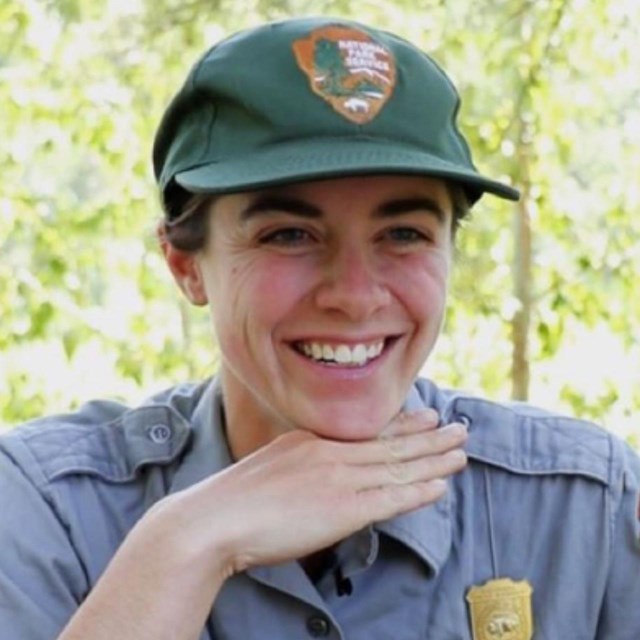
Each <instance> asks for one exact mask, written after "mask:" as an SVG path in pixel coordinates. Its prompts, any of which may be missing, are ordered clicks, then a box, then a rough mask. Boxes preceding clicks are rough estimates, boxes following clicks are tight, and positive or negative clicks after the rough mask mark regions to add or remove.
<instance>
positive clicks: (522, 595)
mask: <svg viewBox="0 0 640 640" xmlns="http://www.w3.org/2000/svg"><path fill="white" fill-rule="evenodd" d="M532 593H533V589H532V587H531V585H530V584H529V583H528V582H526V581H522V582H514V581H513V580H509V579H508V578H500V579H498V580H489V582H487V583H486V584H484V585H483V586H481V587H471V589H469V592H468V593H467V602H468V603H469V605H470V609H471V627H472V630H473V640H531V638H532V636H533V617H532V614H531V594H532Z"/></svg>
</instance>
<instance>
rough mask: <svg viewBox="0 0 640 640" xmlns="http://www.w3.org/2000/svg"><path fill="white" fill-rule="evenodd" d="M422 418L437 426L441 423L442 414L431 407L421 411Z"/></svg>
mask: <svg viewBox="0 0 640 640" xmlns="http://www.w3.org/2000/svg"><path fill="white" fill-rule="evenodd" d="M420 417H421V418H422V419H423V420H424V421H425V422H428V423H429V424H437V423H438V422H439V421H440V414H439V413H438V412H437V411H436V410H435V409H432V408H431V407H427V408H426V409H421V410H420Z"/></svg>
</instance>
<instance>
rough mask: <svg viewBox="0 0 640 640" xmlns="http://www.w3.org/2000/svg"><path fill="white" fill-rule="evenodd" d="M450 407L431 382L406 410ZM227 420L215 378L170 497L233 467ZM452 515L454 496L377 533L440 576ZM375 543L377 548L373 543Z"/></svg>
mask: <svg viewBox="0 0 640 640" xmlns="http://www.w3.org/2000/svg"><path fill="white" fill-rule="evenodd" d="M445 405H446V399H445V398H444V397H443V394H441V393H440V392H439V391H438V389H437V387H436V386H435V385H433V384H432V383H430V382H426V381H421V383H420V384H419V385H414V386H413V387H412V388H411V390H410V392H409V395H408V396H407V400H406V402H405V404H404V410H405V411H415V410H417V409H421V408H424V407H427V406H430V407H433V408H435V409H436V410H438V411H439V412H440V413H441V414H443V412H444V411H445ZM222 416H223V410H222V390H221V385H220V382H219V380H218V379H217V378H214V379H213V380H212V381H211V382H210V383H209V384H208V386H207V388H206V389H205V391H204V393H203V394H202V396H201V397H200V399H199V400H198V402H197V404H196V406H195V409H194V411H193V414H192V416H191V427H192V434H193V435H192V442H191V447H190V449H189V451H188V452H187V454H186V455H185V457H184V458H183V460H182V463H181V465H180V467H179V469H178V470H177V471H176V474H175V476H174V478H173V481H172V483H171V487H170V491H169V492H170V493H175V492H176V491H180V490H182V489H186V488H188V487H190V486H191V485H193V484H195V483H197V482H200V481H201V480H204V479H205V478H207V477H209V476H211V475H213V474H215V473H218V472H219V471H222V470H223V469H225V468H226V467H228V466H230V465H231V464H232V457H231V453H230V451H229V446H228V443H227V438H226V435H225V432H224V421H223V417H222ZM450 514H451V491H449V492H448V493H447V495H446V496H445V497H444V498H442V499H441V500H439V501H438V502H437V503H435V504H434V505H431V506H428V507H424V508H422V509H417V510H415V511H412V512H410V513H405V514H403V515H400V516H397V517H395V518H393V519H391V520H387V521H384V522H380V523H377V524H376V525H375V526H374V527H373V529H374V530H375V531H378V532H382V533H384V534H386V535H388V536H391V537H392V538H394V539H395V540H397V541H398V542H400V543H402V544H403V545H405V546H406V547H407V548H409V549H410V550H411V551H413V552H414V553H415V554H416V555H417V556H418V557H419V558H420V559H421V560H422V561H423V562H424V563H425V564H426V565H427V566H428V568H429V569H430V570H431V571H433V572H434V573H435V574H437V573H438V572H439V570H440V568H441V567H442V565H443V564H444V562H445V561H446V558H447V556H448V554H449V551H450V548H451V540H452V529H451V517H450ZM366 539H369V536H368V535H366V534H364V532H362V533H361V534H360V535H359V538H358V540H359V543H358V544H359V546H360V548H362V545H363V544H364V542H365V540H366ZM371 544H372V545H374V544H376V543H374V542H373V541H372V542H371ZM365 546H366V545H365ZM375 551H377V544H376V546H375V547H371V548H370V549H369V551H365V552H364V553H365V556H366V557H367V561H368V562H371V561H372V559H373V558H372V557H371V555H372V554H373V555H374V556H375V555H377V554H376V553H375ZM358 564H359V563H358Z"/></svg>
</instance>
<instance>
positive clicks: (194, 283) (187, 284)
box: [157, 222, 208, 306]
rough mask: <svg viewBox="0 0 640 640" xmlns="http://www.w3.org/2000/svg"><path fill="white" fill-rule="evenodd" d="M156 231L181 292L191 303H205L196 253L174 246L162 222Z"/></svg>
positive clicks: (205, 296)
mask: <svg viewBox="0 0 640 640" xmlns="http://www.w3.org/2000/svg"><path fill="white" fill-rule="evenodd" d="M157 233H158V242H159V243H160V248H161V249H162V253H163V255H164V259H165V260H166V262H167V265H168V266H169V270H170V271H171V274H172V275H173V278H174V280H175V281H176V283H177V285H178V286H179V287H180V290H181V291H182V293H184V295H185V296H186V297H187V299H188V300H189V302H191V303H192V304H195V305H197V306H203V305H206V304H207V302H208V297H207V292H206V289H205V286H204V279H203V277H202V271H201V269H200V264H199V263H198V260H197V257H196V256H197V254H196V253H195V252H192V251H183V250H181V249H177V248H176V247H174V246H173V245H172V244H171V243H170V242H169V240H168V239H167V233H166V227H165V225H164V222H160V223H159V224H158V229H157Z"/></svg>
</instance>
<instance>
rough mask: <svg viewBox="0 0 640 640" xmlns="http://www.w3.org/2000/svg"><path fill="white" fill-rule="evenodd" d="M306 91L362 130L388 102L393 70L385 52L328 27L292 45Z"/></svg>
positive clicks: (361, 36)
mask: <svg viewBox="0 0 640 640" xmlns="http://www.w3.org/2000/svg"><path fill="white" fill-rule="evenodd" d="M293 52H294V54H295V57H296V61H297V63H298V66H299V67H300V68H301V69H302V70H303V71H304V72H305V73H306V75H307V77H308V78H309V83H310V85H311V89H312V90H313V91H314V93H316V94H318V95H319V96H320V97H321V98H323V99H324V100H326V101H327V102H328V103H329V104H330V105H331V106H332V107H333V108H334V109H335V110H336V111H337V112H338V113H340V114H341V115H343V116H344V117H345V118H347V120H351V122H355V123H357V124H365V123H366V122H369V121H371V120H373V118H375V117H376V116H377V115H378V113H379V112H380V109H382V107H383V106H384V104H385V103H386V102H387V100H388V99H389V98H390V97H391V94H392V93H393V90H394V87H395V84H396V65H395V60H394V58H393V55H392V54H391V52H390V51H389V50H388V49H387V48H386V47H385V46H383V45H381V44H380V43H378V42H376V41H375V40H374V39H373V38H372V37H371V36H370V35H368V34H367V33H365V32H364V31H360V30H359V29H354V28H352V27H342V26H338V25H335V26H330V27H323V28H322V29H316V30H315V31H312V32H311V33H310V34H309V36H308V37H307V38H303V39H301V40H296V41H295V42H294V43H293Z"/></svg>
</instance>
